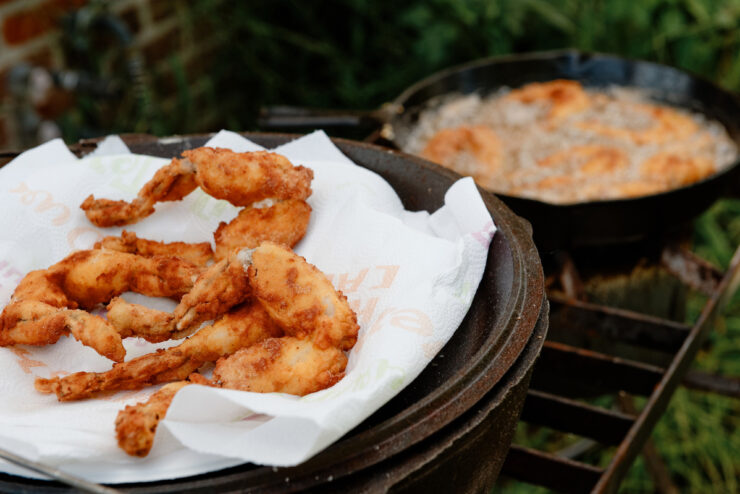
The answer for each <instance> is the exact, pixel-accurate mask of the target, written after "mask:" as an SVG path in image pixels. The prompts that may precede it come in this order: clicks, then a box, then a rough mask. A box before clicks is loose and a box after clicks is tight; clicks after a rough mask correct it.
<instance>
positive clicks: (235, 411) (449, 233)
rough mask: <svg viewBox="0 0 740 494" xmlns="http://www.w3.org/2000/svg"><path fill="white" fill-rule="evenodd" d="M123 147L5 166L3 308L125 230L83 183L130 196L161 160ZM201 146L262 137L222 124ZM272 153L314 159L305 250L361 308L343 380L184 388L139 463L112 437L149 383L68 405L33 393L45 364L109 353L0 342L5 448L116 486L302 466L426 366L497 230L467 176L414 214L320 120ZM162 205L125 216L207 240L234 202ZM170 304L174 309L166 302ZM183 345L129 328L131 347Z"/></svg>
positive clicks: (244, 145) (152, 232)
mask: <svg viewBox="0 0 740 494" xmlns="http://www.w3.org/2000/svg"><path fill="white" fill-rule="evenodd" d="M121 144H122V143H121V142H120V139H119V140H116V139H112V140H109V141H108V142H106V144H105V146H101V152H100V153H99V154H96V155H95V156H91V157H87V158H85V159H82V160H78V159H76V158H75V157H74V156H73V155H72V154H71V153H70V152H69V151H68V150H67V148H66V147H65V146H64V144H63V143H62V142H61V141H59V140H57V141H52V142H50V143H47V144H44V145H42V146H39V147H37V148H34V149H32V150H29V151H27V152H25V153H23V154H22V155H20V156H19V157H18V158H16V159H15V160H14V161H13V162H11V163H9V164H8V165H6V166H5V167H4V168H2V169H0V188H1V189H2V192H3V193H2V195H0V205H2V208H3V210H4V214H3V215H2V217H0V306H4V305H5V304H6V303H7V301H8V300H9V298H10V295H11V294H12V292H13V289H14V288H15V286H16V285H17V283H18V282H19V281H20V279H21V277H22V276H23V275H24V274H25V273H27V272H28V271H30V270H32V269H39V268H45V267H48V266H49V265H51V264H53V263H55V262H57V261H59V260H61V259H62V258H63V257H64V256H66V255H67V254H69V253H70V252H72V251H74V250H76V249H83V248H89V247H91V246H92V244H93V243H94V242H95V241H96V240H98V239H99V238H101V237H102V236H105V235H113V234H118V233H120V231H121V228H110V229H100V228H96V227H94V226H93V225H91V224H90V223H89V222H88V221H87V219H86V218H85V216H84V214H83V212H82V211H81V210H80V209H79V204H80V203H81V202H82V201H83V200H84V199H85V197H87V195H88V194H90V193H94V194H95V196H96V197H105V198H110V199H126V200H130V199H132V198H133V197H134V196H135V195H136V192H137V191H138V190H139V188H140V187H141V186H142V185H143V184H144V183H145V182H146V181H147V180H148V179H149V178H151V176H152V175H153V174H154V172H155V171H156V170H157V169H158V168H159V167H160V166H162V165H163V164H165V163H167V161H168V160H165V159H159V158H152V157H148V156H139V155H133V154H121V151H122V150H123V149H124V148H125V147H124V148H122V147H121ZM208 145H209V146H214V147H228V148H231V149H234V150H237V151H248V150H256V149H260V147H259V146H257V145H255V144H254V143H251V142H249V141H247V140H246V139H244V138H242V137H241V136H239V135H238V134H234V133H232V132H226V131H222V132H221V133H219V134H218V135H216V136H215V137H214V138H213V139H211V140H210V141H209V143H208ZM106 149H107V150H113V151H114V152H116V153H119V154H114V155H109V154H106V153H105V150H106ZM275 151H277V152H279V153H281V154H283V155H285V156H286V157H288V158H289V159H290V160H291V161H292V162H293V163H294V164H297V165H304V166H307V167H310V168H312V169H313V171H314V181H313V183H312V188H313V195H312V196H311V197H310V198H309V200H308V202H309V203H310V204H311V206H312V208H313V213H312V216H311V221H310V224H309V228H308V232H307V233H306V236H305V238H304V239H303V240H302V241H301V242H300V243H299V244H298V246H297V247H296V249H295V250H296V252H298V253H299V254H300V255H302V256H304V257H306V259H307V260H308V261H309V262H311V263H313V264H315V265H316V266H318V267H319V268H320V269H321V270H322V271H324V272H325V273H327V275H328V276H329V277H330V279H331V281H332V282H333V284H334V285H335V286H336V287H337V288H339V289H341V290H342V291H343V292H344V293H345V295H346V296H347V298H348V299H349V300H350V302H351V304H352V305H353V307H354V308H355V310H356V312H357V314H358V319H359V322H360V326H361V329H360V335H359V339H358V342H357V345H356V346H355V348H354V349H353V350H352V351H351V352H350V356H349V357H350V358H349V364H348V367H347V372H346V376H345V377H344V379H342V380H341V381H340V382H339V383H337V384H336V385H335V386H333V387H332V388H330V389H326V390H323V391H320V392H318V393H314V394H312V395H309V396H305V397H302V398H299V397H295V396H290V395H285V394H278V393H271V394H257V393H247V392H241V391H233V390H227V389H215V388H208V387H202V386H195V385H193V386H188V387H186V388H184V389H183V390H182V391H180V392H179V393H178V394H177V396H176V397H175V399H174V400H173V402H172V406H171V407H170V409H169V412H168V414H167V418H166V419H165V420H164V421H162V423H161V425H160V427H159V429H158V431H157V438H156V440H155V444H154V447H153V448H152V451H151V453H150V455H149V456H148V457H147V458H143V459H140V458H132V457H129V456H127V455H126V454H125V453H123V452H122V451H121V450H120V449H119V448H118V446H117V445H116V441H115V438H114V430H113V422H114V419H115V417H116V414H117V412H118V411H119V410H120V409H122V408H123V407H124V406H125V405H127V404H131V403H135V402H137V401H142V400H143V399H145V398H146V397H147V396H148V395H149V394H151V393H152V392H153V391H154V389H151V388H150V389H145V390H141V391H127V392H120V393H117V394H115V395H112V396H109V397H105V398H99V399H92V400H86V401H80V402H69V403H59V402H57V400H56V397H55V396H54V395H42V394H39V393H37V392H36V391H35V390H34V387H33V381H34V379H35V378H36V377H37V376H39V377H49V376H52V375H64V374H65V373H72V372H77V371H81V370H87V371H104V370H107V369H109V368H110V367H111V362H110V361H108V360H106V359H105V358H103V357H101V356H99V355H98V354H97V353H95V352H94V351H93V350H92V349H90V348H87V347H84V346H82V345H81V344H80V343H79V342H77V341H75V340H74V339H72V338H67V337H65V338H62V339H61V340H60V341H59V342H58V343H57V344H55V345H51V346H47V347H29V346H18V347H9V348H0V376H2V378H0V443H2V444H3V446H4V447H6V448H8V449H10V450H12V451H15V452H17V453H18V454H21V455H24V456H26V457H29V458H32V459H36V460H40V461H43V462H45V463H48V464H51V465H55V466H58V467H60V468H62V469H63V470H65V471H68V472H70V473H74V474H77V475H80V476H82V477H85V478H87V479H90V480H93V481H105V482H111V483H116V482H140V481H152V480H160V479H167V478H175V477H180V476H187V475H194V474H199V473H204V472H208V471H213V470H217V469H221V468H225V467H229V466H233V465H235V464H239V463H243V462H247V461H249V462H254V463H258V464H265V465H274V466H290V465H296V464H298V463H301V462H303V461H305V460H307V459H308V458H310V457H311V456H313V455H314V454H316V453H318V452H319V451H321V450H322V449H324V448H326V447H327V446H328V445H329V444H331V443H332V442H334V441H336V440H337V439H339V438H340V437H341V436H342V435H344V434H345V433H346V432H348V431H349V430H351V429H352V428H353V427H354V426H356V425H357V424H359V423H360V422H362V420H364V419H365V418H366V417H368V416H369V415H370V414H372V413H373V412H374V411H375V410H377V409H378V408H380V407H381V406H382V405H383V404H384V403H386V402H387V401H388V400H389V399H390V398H391V397H393V396H394V395H395V394H396V393H398V392H399V391H401V390H402V389H403V388H404V387H405V386H406V385H407V384H409V383H410V382H411V381H412V380H413V379H414V378H415V377H416V376H417V375H418V374H419V373H420V372H421V371H422V369H423V368H424V367H425V366H426V365H427V364H428V363H429V362H430V360H431V359H432V357H433V356H434V355H435V354H436V353H437V352H438V350H439V349H440V348H442V346H443V345H444V344H445V343H446V342H447V341H448V339H449V338H450V337H451V335H452V333H453V332H454V331H455V329H456V328H457V327H458V326H459V324H460V322H461V321H462V319H463V317H464V316H465V314H466V312H467V310H468V308H469V306H470V303H471V301H472V298H473V295H474V293H475V291H476V289H477V286H478V283H479V282H480V279H481V277H482V274H483V270H484V267H485V264H486V256H487V252H488V246H489V243H490V240H491V237H492V235H493V233H494V231H495V226H494V224H493V221H492V219H491V217H490V215H489V213H488V211H487V209H486V208H485V205H484V203H483V201H482V199H481V197H480V195H479V194H478V191H477V189H476V188H475V185H474V184H473V180H472V179H470V178H465V179H462V180H460V181H458V182H457V183H455V184H454V185H453V186H452V187H450V189H449V191H448V192H447V194H446V195H445V206H443V207H442V208H441V209H440V210H438V211H436V212H433V213H432V214H429V213H426V212H409V211H406V210H404V208H403V205H402V204H401V201H400V199H399V198H398V196H397V195H396V194H395V192H394V191H393V189H392V188H391V187H390V185H388V183H386V182H385V181H384V180H383V179H382V178H380V177H379V176H378V175H376V174H375V173H373V172H371V171H368V170H366V169H364V168H362V167H359V166H357V165H355V164H354V163H352V161H351V160H349V159H348V158H347V157H346V156H344V155H343V154H342V153H341V152H340V151H339V150H338V149H337V148H336V147H335V146H334V145H333V144H332V143H331V141H330V140H329V139H328V138H327V136H326V135H325V134H324V133H323V132H315V133H313V134H310V135H308V136H305V137H303V138H300V139H297V140H295V141H293V142H290V143H288V144H285V145H283V146H280V147H279V148H277V149H276V150H275ZM156 209H157V210H156V212H155V213H154V214H153V215H152V216H150V217H148V218H145V219H144V220H142V221H141V222H139V223H137V224H135V225H130V226H128V227H126V228H127V229H129V230H132V231H134V232H136V234H137V235H139V236H141V237H145V238H150V239H155V240H165V241H174V240H183V241H188V242H202V241H211V240H212V232H213V231H214V230H215V229H216V227H217V225H218V223H219V222H220V221H222V220H223V221H229V220H230V219H232V218H233V217H234V216H236V213H237V211H238V209H237V208H235V207H233V206H232V205H230V204H228V203H227V202H225V201H219V200H215V199H213V198H211V197H209V196H207V195H206V194H204V193H203V192H202V191H200V190H196V191H195V192H193V193H192V194H190V195H189V196H188V197H186V198H185V199H184V200H183V201H181V202H174V203H162V204H158V205H157V206H156ZM125 297H126V298H128V299H129V300H132V297H130V296H129V295H128V294H127V295H125ZM141 298H143V297H140V298H137V299H136V301H137V302H140V301H141ZM155 304H156V302H155ZM161 307H166V308H170V309H171V308H172V303H171V302H169V301H166V302H165V303H163V305H161ZM177 343H178V342H165V343H161V344H157V345H154V344H150V343H147V342H145V341H143V340H140V339H137V338H130V339H127V340H126V341H125V347H126V349H127V352H128V354H127V357H126V358H127V360H129V359H131V358H133V357H136V356H139V355H142V354H144V353H148V352H151V351H153V349H155V348H158V347H164V346H170V345H173V344H177ZM0 470H2V471H6V472H9V473H15V474H18V475H26V476H32V475H31V474H30V473H28V472H26V471H24V470H22V469H20V468H18V467H15V466H13V465H10V464H7V463H0Z"/></svg>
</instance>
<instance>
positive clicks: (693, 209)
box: [261, 50, 740, 251]
mask: <svg viewBox="0 0 740 494" xmlns="http://www.w3.org/2000/svg"><path fill="white" fill-rule="evenodd" d="M553 79H574V80H577V81H580V82H581V83H582V84H583V85H584V86H586V87H590V88H604V87H609V86H624V87H636V88H645V89H648V90H650V94H651V97H652V98H653V99H654V100H656V101H658V102H662V103H666V104H669V105H672V106H676V107H680V108H684V109H688V110H691V111H695V112H700V113H702V114H704V115H706V116H707V117H708V118H711V119H715V120H718V121H719V122H721V123H722V124H724V126H725V127H726V128H727V130H728V132H729V134H730V136H731V137H732V139H733V140H734V141H735V142H736V143H737V144H738V145H740V100H738V98H737V97H736V96H734V95H732V94H730V93H728V92H727V91H724V90H722V89H720V88H719V87H717V86H716V85H714V84H712V83H710V82H708V81H706V80H704V79H702V78H699V77H696V76H693V75H690V74H688V73H686V72H682V71H680V70H678V69H675V68H672V67H668V66H665V65H660V64H657V63H652V62H645V61H639V60H629V59H625V58H620V57H616V56H612V55H603V54H591V53H582V52H578V51H572V50H568V51H554V52H544V53H531V54H523V55H512V56H504V57H494V58H488V59H483V60H477V61H474V62H471V63H467V64H465V65H461V66H457V67H453V68H450V69H447V70H443V71H441V72H438V73H436V74H434V75H431V76H429V77H427V78H426V79H424V80H422V81H419V82H417V83H416V84H414V85H413V86H411V87H409V88H408V89H406V90H405V91H404V92H403V93H402V94H401V95H400V96H398V98H396V99H395V100H394V101H393V102H392V103H390V104H388V105H385V106H384V107H383V108H381V109H380V110H378V111H375V112H371V113H367V114H365V115H364V116H363V117H364V118H365V119H367V118H374V119H375V120H376V121H378V122H380V123H381V124H382V131H381V135H382V136H383V137H384V138H385V139H387V140H388V141H390V144H391V145H394V146H396V147H398V148H400V149H403V147H404V142H405V139H406V137H407V135H408V133H409V130H410V129H412V128H413V126H414V125H415V124H416V121H417V120H418V116H419V112H420V110H422V109H423V108H424V106H425V104H427V103H428V102H430V101H431V100H434V99H435V98H440V97H444V96H447V95H450V94H455V93H460V94H468V93H473V92H478V93H480V94H481V95H486V94H488V93H491V92H493V91H496V90H497V89H499V88H501V87H503V86H506V87H518V86H522V85H524V84H527V83H529V82H541V81H548V80H553ZM263 116H264V118H263V119H262V120H261V122H263V123H264V124H265V125H266V126H274V125H283V124H293V125H295V124H297V123H300V122H302V123H304V124H312V123H313V122H312V121H311V120H309V119H308V118H309V117H310V116H311V113H310V112H308V111H306V110H303V111H302V112H301V114H299V115H293V117H292V118H288V116H289V109H287V108H282V109H280V110H279V111H278V112H277V113H275V112H269V111H268V112H266V113H265V114H264V115H263ZM330 116H331V114H328V115H323V116H322V117H321V119H320V120H319V123H320V124H324V125H330V124H331V123H332V120H331V119H330V118H328V117H330ZM299 117H300V118H299ZM361 121H362V120H361V119H358V118H356V119H355V121H354V122H355V123H360V122H361ZM340 122H343V123H345V124H346V123H348V122H352V120H348V119H347V118H345V119H344V120H340ZM739 173H740V162H736V163H734V164H733V165H732V166H731V167H730V168H728V169H726V170H724V171H723V172H721V173H718V174H715V175H713V176H711V177H709V178H707V179H705V180H703V181H701V182H697V183H694V184H692V185H688V186H686V187H681V188H678V189H673V190H670V191H667V192H664V193H660V194H654V195H650V196H645V197H639V198H633V199H614V200H606V201H591V202H585V203H579V204H572V205H554V204H549V203H545V202H541V201H537V200H534V199H526V198H521V197H513V196H507V195H504V194H498V195H499V197H500V198H501V199H502V200H503V201H504V202H505V203H506V204H507V205H508V206H510V207H511V208H512V209H513V210H514V212H515V213H517V214H519V215H521V216H523V217H524V218H526V219H528V220H529V221H530V222H531V223H532V226H533V228H534V239H535V242H536V243H537V246H538V247H539V248H540V251H548V250H552V249H555V248H577V247H592V246H607V245H614V244H621V243H627V242H633V241H639V240H645V239H646V238H656V237H660V236H662V235H663V234H665V233H667V232H670V231H672V230H674V229H677V228H678V227H680V226H682V225H684V224H686V223H687V222H688V221H689V220H691V219H693V218H694V217H696V216H697V215H698V214H700V213H701V212H702V211H704V210H705V209H706V208H707V207H708V206H709V205H710V204H712V203H713V202H714V201H715V200H716V199H718V198H719V197H720V196H722V195H725V194H727V193H729V192H730V186H733V187H734V186H736V184H737V182H738V174H739Z"/></svg>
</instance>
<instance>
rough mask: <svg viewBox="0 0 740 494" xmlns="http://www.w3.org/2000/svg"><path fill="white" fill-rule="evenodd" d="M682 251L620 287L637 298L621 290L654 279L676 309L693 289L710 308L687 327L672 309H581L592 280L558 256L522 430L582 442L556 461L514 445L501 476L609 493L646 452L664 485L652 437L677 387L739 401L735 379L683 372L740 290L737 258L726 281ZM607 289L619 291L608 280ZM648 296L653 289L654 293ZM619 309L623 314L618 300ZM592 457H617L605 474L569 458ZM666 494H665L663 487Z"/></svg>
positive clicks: (674, 245)
mask: <svg viewBox="0 0 740 494" xmlns="http://www.w3.org/2000/svg"><path fill="white" fill-rule="evenodd" d="M678 245H679V243H678V242H675V241H673V242H669V243H668V245H667V246H666V247H664V248H662V250H660V251H659V255H658V256H657V260H656V261H657V265H654V266H646V265H645V264H644V263H638V268H637V269H634V270H633V272H632V273H630V274H629V275H628V276H627V278H623V279H622V283H624V284H625V286H627V287H632V288H634V283H631V282H626V283H625V282H624V280H625V279H626V280H632V281H634V279H635V278H636V277H638V278H639V277H640V276H643V277H645V276H647V277H648V278H649V280H648V281H649V282H654V281H655V280H656V279H657V278H660V279H662V280H663V281H664V282H666V281H667V284H666V283H662V284H661V285H662V286H664V287H665V286H668V287H669V288H668V292H670V293H672V294H673V295H672V297H668V298H665V297H664V299H665V300H669V299H673V300H677V299H678V300H680V299H681V298H682V297H684V296H685V293H687V292H688V290H689V289H692V290H696V291H698V292H700V293H703V294H705V295H706V296H707V297H708V300H707V302H706V304H705V305H704V307H703V309H702V311H701V314H700V316H699V318H698V319H697V321H696V322H695V324H694V325H693V326H688V325H686V324H683V323H680V322H675V321H674V320H672V319H670V318H669V317H677V318H681V317H682V310H681V309H682V308H681V307H677V305H676V304H674V303H664V304H660V303H659V304H657V305H658V306H659V307H660V309H659V311H661V312H664V314H663V315H662V317H656V316H654V315H645V314H644V313H640V312H637V311H635V310H628V309H625V308H616V307H613V306H607V305H602V304H597V303H592V302H586V301H584V299H585V298H587V296H586V295H585V294H586V292H588V291H589V285H591V288H592V289H591V294H592V298H593V294H594V290H593V278H592V280H590V281H584V280H582V279H581V278H580V276H579V273H578V271H577V270H576V268H575V266H576V264H577V263H576V262H575V261H574V260H573V259H572V258H570V256H568V255H565V254H562V253H561V254H559V256H558V259H557V260H556V262H555V264H556V265H557V267H558V269H557V270H556V271H555V274H554V275H551V276H550V281H551V286H550V289H549V292H548V297H549V299H550V306H551V315H550V330H549V333H548V337H547V341H546V342H545V346H544V348H543V351H542V354H541V356H540V360H539V361H538V363H537V364H536V367H535V369H534V375H533V377H532V383H531V386H530V390H529V392H528V394H527V399H526V402H525V406H524V410H523V412H522V417H521V421H523V422H525V423H527V424H531V425H534V426H543V427H547V428H550V429H554V430H557V431H561V432H564V433H569V434H574V435H577V436H580V437H582V438H585V439H584V440H582V441H579V442H578V443H576V444H575V445H573V446H572V447H571V448H568V450H567V451H560V452H559V454H552V453H547V452H543V451H539V450H535V449H530V448H526V447H523V446H521V445H514V446H512V448H511V450H510V452H509V456H508V457H507V459H506V462H505V464H504V467H503V470H502V475H505V476H508V477H511V478H514V479H517V480H521V481H524V482H527V483H530V484H535V485H540V486H544V487H547V488H550V489H553V490H556V491H561V492H573V493H582V492H592V493H611V492H616V491H617V489H618V487H619V484H620V482H621V481H622V480H623V478H624V476H625V475H626V473H627V471H628V470H629V468H630V466H631V465H632V463H633V461H634V460H635V458H636V457H637V455H638V454H639V453H640V452H641V451H643V450H644V449H645V451H646V452H647V456H646V463H647V464H648V468H649V470H650V471H651V473H652V474H653V477H654V478H656V479H657V480H658V481H659V482H660V481H661V480H660V479H661V478H662V479H663V480H664V481H665V482H667V480H668V479H667V476H666V474H665V472H664V469H663V468H662V467H661V463H660V461H659V459H658V458H657V457H656V455H655V454H654V453H653V452H652V451H653V450H652V448H651V445H650V443H649V437H650V434H651V432H652V430H653V427H654V426H655V424H656V423H657V422H658V420H659V419H660V417H661V416H662V414H663V413H664V412H665V410H666V408H667V406H668V403H669V401H670V399H671V396H672V395H673V393H674V392H675V390H676V388H677V387H678V386H679V385H680V384H681V383H682V381H683V383H684V384H685V385H686V386H688V387H691V388H694V389H703V390H709V391H715V392H719V393H722V394H726V395H728V396H736V397H740V392H739V391H740V382H738V380H736V379H732V378H724V377H720V376H710V375H707V374H703V373H697V372H692V373H689V372H687V371H688V368H689V366H690V365H691V362H692V361H693V360H694V357H695V356H696V353H697V351H698V349H699V348H700V346H701V344H702V342H703V340H704V338H705V337H706V335H707V334H708V332H709V330H710V328H712V326H713V324H714V321H715V319H716V317H717V315H718V314H719V313H720V312H721V311H722V309H723V308H724V306H725V305H726V303H727V301H728V299H729V298H730V296H731V295H732V294H733V293H734V292H735V290H736V288H737V285H738V282H740V249H738V250H737V251H736V252H735V255H734V256H733V258H732V261H731V263H730V267H729V269H728V270H727V272H725V273H721V272H718V271H717V270H716V269H714V268H713V267H712V266H710V265H709V264H707V263H706V262H704V261H702V260H701V259H699V258H697V257H696V256H694V255H693V254H691V253H689V252H688V251H687V250H685V248H682V247H680V246H678ZM646 273H649V275H646ZM656 277H657V278H656ZM608 279H610V280H611V281H612V282H613V283H615V282H616V283H617V284H619V283H620V281H619V277H618V276H617V277H614V276H613V274H612V275H610V276H609V277H608ZM615 280H617V281H615ZM602 282H603V280H602ZM652 286H653V288H654V289H657V288H655V287H656V284H654V283H653V284H652ZM598 291H599V290H598V289H597V290H596V292H597V293H596V298H610V297H611V296H606V297H604V296H603V295H604V290H602V293H601V296H600V295H599V293H598ZM606 292H614V290H606ZM611 298H612V299H613V297H611ZM617 298H619V297H617ZM612 301H613V300H612ZM616 303H617V304H618V305H623V306H624V305H629V304H628V303H626V302H625V299H624V298H622V299H621V301H618V302H616ZM679 305H680V304H679ZM605 395H610V396H612V397H614V398H615V399H614V400H613V401H614V403H616V404H617V405H618V406H617V407H616V408H617V409H607V408H604V407H600V406H595V405H593V404H590V403H588V402H586V401H584V400H588V399H591V398H595V397H601V396H605ZM634 396H638V397H644V398H645V405H644V406H643V407H642V409H641V410H638V409H637V408H636V407H635V405H634V403H635V400H634V399H633V398H632V397H634ZM646 446H647V448H646ZM593 447H602V448H608V447H612V448H615V450H614V453H613V456H612V457H611V459H610V461H609V463H608V465H607V466H606V467H605V468H601V467H597V466H593V465H590V464H587V463H584V462H580V461H575V460H573V459H570V458H568V456H569V455H572V456H575V455H577V454H579V453H582V452H584V451H585V450H587V449H590V448H593ZM664 490H665V491H668V492H670V491H671V487H670V484H669V483H668V487H667V488H666V489H664Z"/></svg>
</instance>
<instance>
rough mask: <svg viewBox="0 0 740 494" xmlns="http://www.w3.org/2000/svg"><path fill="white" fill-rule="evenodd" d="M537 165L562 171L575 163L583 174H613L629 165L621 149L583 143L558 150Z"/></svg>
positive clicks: (567, 169)
mask: <svg viewBox="0 0 740 494" xmlns="http://www.w3.org/2000/svg"><path fill="white" fill-rule="evenodd" d="M537 164H538V165H539V166H542V167H547V168H557V169H559V170H562V171H563V172H564V173H567V172H568V171H571V170H570V169H571V167H572V166H573V165H575V167H577V168H578V169H580V171H581V172H582V173H583V174H585V175H601V174H614V173H616V172H618V171H619V170H623V169H625V168H626V167H627V166H628V165H629V161H628V160H627V156H626V155H625V154H624V152H623V151H620V150H619V149H617V148H614V147H610V146H601V145H585V146H573V147H572V148H568V149H565V150H563V151H559V152H557V153H554V154H551V155H550V156H547V157H546V158H543V159H541V160H539V161H538V162H537Z"/></svg>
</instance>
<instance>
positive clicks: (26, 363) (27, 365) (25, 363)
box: [8, 347, 46, 374]
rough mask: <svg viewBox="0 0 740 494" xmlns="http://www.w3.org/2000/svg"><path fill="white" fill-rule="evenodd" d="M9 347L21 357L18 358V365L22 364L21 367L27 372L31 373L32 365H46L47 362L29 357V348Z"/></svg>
mask: <svg viewBox="0 0 740 494" xmlns="http://www.w3.org/2000/svg"><path fill="white" fill-rule="evenodd" d="M8 349H9V350H10V351H11V352H13V353H14V354H16V356H18V357H19V358H18V360H17V362H18V365H20V366H21V369H23V372H25V373H26V374H31V368H32V367H46V364H45V363H43V362H41V361H38V360H32V359H30V358H28V357H27V356H26V355H28V354H29V353H30V352H29V351H28V350H24V349H23V348H15V347H8Z"/></svg>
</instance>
